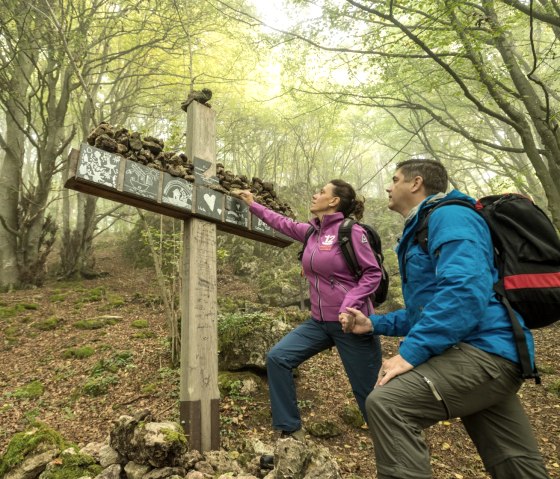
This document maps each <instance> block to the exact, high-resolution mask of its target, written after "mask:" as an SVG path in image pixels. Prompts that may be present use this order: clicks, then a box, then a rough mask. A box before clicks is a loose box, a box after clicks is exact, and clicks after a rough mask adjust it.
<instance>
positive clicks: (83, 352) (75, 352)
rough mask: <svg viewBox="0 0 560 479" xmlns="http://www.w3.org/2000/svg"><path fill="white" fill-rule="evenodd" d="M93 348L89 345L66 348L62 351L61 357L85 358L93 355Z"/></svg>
mask: <svg viewBox="0 0 560 479" xmlns="http://www.w3.org/2000/svg"><path fill="white" fill-rule="evenodd" d="M93 354H95V349H93V348H92V347H91V346H81V347H78V348H68V349H66V350H65V351H64V352H63V353H62V357H63V358H66V359H85V358H89V357H90V356H93Z"/></svg>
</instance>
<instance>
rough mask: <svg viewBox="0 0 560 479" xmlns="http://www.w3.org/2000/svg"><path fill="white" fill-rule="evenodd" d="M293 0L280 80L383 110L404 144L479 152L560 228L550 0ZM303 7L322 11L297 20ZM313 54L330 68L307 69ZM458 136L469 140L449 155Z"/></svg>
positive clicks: (475, 156) (556, 17)
mask: <svg viewBox="0 0 560 479" xmlns="http://www.w3.org/2000/svg"><path fill="white" fill-rule="evenodd" d="M220 3H222V4H228V2H227V1H223V2H222V1H221V2H220ZM290 3H291V4H292V5H294V6H295V8H293V9H292V12H293V15H294V16H298V20H299V21H298V22H294V26H293V27H292V28H291V29H290V30H289V31H284V32H281V33H283V34H284V37H286V36H287V37H288V38H291V39H292V40H293V39H297V40H299V42H293V41H292V42H291V43H290V45H291V46H290V47H289V48H292V50H291V52H292V57H293V58H297V64H299V65H300V66H301V67H300V70H301V71H300V74H299V75H293V72H292V76H291V80H292V81H291V83H290V85H288V81H289V79H287V82H286V86H287V88H288V87H290V88H292V89H295V90H297V91H299V92H302V93H313V94H318V93H321V94H323V95H326V96H327V97H328V98H329V99H331V100H333V101H337V102H340V103H347V104H354V105H361V106H364V107H367V108H375V109H380V110H384V111H386V112H388V113H389V114H390V115H393V116H394V118H395V120H398V121H399V122H400V125H401V126H402V127H403V129H404V131H409V132H413V133H414V135H416V136H417V139H416V140H415V141H414V143H413V144H411V148H409V150H413V151H414V149H413V148H412V146H413V145H414V146H416V153H430V152H431V153H437V155H438V156H439V157H440V158H442V159H445V160H447V162H448V164H450V165H452V168H451V169H453V166H459V167H462V165H461V166H460V164H459V162H458V159H461V160H468V161H472V162H473V163H474V164H480V163H481V162H485V163H488V164H489V165H490V169H492V168H494V169H495V171H496V172H505V173H506V174H508V175H510V177H511V179H512V182H513V183H514V184H516V185H518V186H519V185H521V184H522V183H523V182H525V181H526V182H527V183H529V184H530V183H531V182H530V180H529V178H530V177H531V176H532V177H535V176H536V178H537V179H538V186H539V187H538V188H537V191H532V193H537V197H538V196H539V193H540V192H541V191H542V193H543V196H544V197H545V198H546V203H547V205H548V208H549V210H550V213H551V215H552V218H553V221H554V222H555V224H556V225H557V226H558V227H560V132H559V130H558V109H559V95H558V93H557V91H558V82H559V81H560V80H559V79H558V75H557V72H558V69H559V68H558V67H559V61H558V58H557V53H556V50H555V45H556V43H557V41H558V35H559V24H560V8H559V4H558V2H557V0H529V1H527V2H522V1H519V0H481V1H477V2H464V1H458V0H437V1H422V0H402V1H399V2H396V1H394V0H388V1H386V0H383V1H381V0H380V1H369V2H363V1H357V0H345V1H331V0H318V1H309V0H292V1H291V2H290ZM229 6H230V11H231V12H234V14H236V15H238V17H239V18H240V19H243V21H250V22H253V23H254V24H258V23H259V20H258V19H257V18H255V17H254V16H253V17H252V16H251V15H250V14H248V13H247V12H243V11H241V10H239V9H235V7H234V6H232V5H229ZM308 7H309V8H310V7H313V8H315V9H317V8H318V7H319V8H320V9H321V11H322V17H321V18H319V19H318V18H316V17H313V18H311V17H307V18H309V19H308V20H306V16H305V15H303V14H302V12H305V11H306V8H308ZM271 27H273V28H274V26H273V25H272V26H271ZM278 31H279V30H278ZM296 43H297V44H298V45H304V46H303V47H300V48H299V50H298V53H299V54H298V55H296V54H294V52H295V50H296V47H295V46H294V45H295V44H296ZM286 45H288V44H283V48H287V47H286ZM317 57H319V58H320V59H319V60H317ZM311 62H315V63H320V64H321V65H322V66H323V69H326V68H330V70H331V72H332V73H333V74H332V75H331V77H330V78H329V79H322V78H320V79H318V77H317V75H309V71H308V65H309V63H311ZM289 63H290V66H291V68H292V69H293V68H294V67H293V65H294V63H295V62H293V61H290V62H289ZM342 72H344V75H341V73H342ZM342 76H343V77H344V78H343V79H342V80H341V77H342ZM460 144H462V145H466V144H468V145H469V148H468V150H466V149H465V148H464V147H463V148H461V149H460V154H459V155H458V154H457V153H458V148H457V145H460ZM532 183H533V184H532V185H531V187H533V186H535V182H534V181H533V182H532Z"/></svg>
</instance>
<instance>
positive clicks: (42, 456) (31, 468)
mask: <svg viewBox="0 0 560 479" xmlns="http://www.w3.org/2000/svg"><path fill="white" fill-rule="evenodd" d="M59 452H60V451H58V450H56V449H49V450H48V451H43V452H36V453H34V454H30V455H28V456H27V457H26V458H25V459H24V460H23V462H22V463H21V464H19V465H18V466H16V467H15V468H14V469H12V470H11V471H10V472H8V473H7V474H6V475H5V476H4V478H3V479H36V478H37V477H39V475H40V474H41V473H42V472H43V471H44V470H45V469H46V468H47V464H48V463H49V462H50V461H52V460H53V459H54V458H55V457H57V456H58V454H59Z"/></svg>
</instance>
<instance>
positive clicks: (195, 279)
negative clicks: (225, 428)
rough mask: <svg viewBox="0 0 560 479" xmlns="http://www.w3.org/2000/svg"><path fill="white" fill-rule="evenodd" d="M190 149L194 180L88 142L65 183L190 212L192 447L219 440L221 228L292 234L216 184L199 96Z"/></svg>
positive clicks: (185, 296)
mask: <svg viewBox="0 0 560 479" xmlns="http://www.w3.org/2000/svg"><path fill="white" fill-rule="evenodd" d="M186 154H187V157H188V158H190V159H191V160H192V161H193V165H194V170H195V171H194V173H195V182H194V184H193V183H190V182H188V181H186V180H184V179H183V178H179V177H174V176H171V175H170V174H168V173H165V172H162V171H159V170H156V169H154V168H149V167H146V166H144V165H142V164H140V163H137V162H134V161H131V160H128V159H125V158H123V157H121V156H119V155H115V154H112V153H108V152H106V151H103V150H99V149H97V148H94V147H92V146H90V145H82V147H81V149H80V150H72V152H71V153H70V176H69V179H68V181H67V182H66V184H65V186H66V187H67V188H71V189H74V190H77V191H81V192H84V193H89V194H92V195H96V196H100V197H103V198H107V199H110V200H114V201H118V202H120V203H125V204H128V205H132V206H136V207H138V208H143V209H146V210H149V211H153V212H156V213H160V214H163V215H167V216H172V217H175V218H180V219H183V220H184V222H185V224H184V236H183V255H182V259H181V384H180V392H179V418H180V422H181V424H182V426H183V429H184V430H185V432H186V434H187V435H188V437H189V444H190V447H191V448H192V449H197V450H199V451H208V450H215V449H218V448H219V447H220V417H219V402H220V394H219V390H218V333H217V322H218V305H217V297H218V296H217V272H216V229H219V230H221V231H226V232H229V233H233V234H236V235H239V236H244V237H246V238H250V239H253V240H257V241H261V242H264V243H268V244H272V245H275V246H280V247H284V246H288V245H289V244H291V242H292V241H291V239H289V238H287V237H285V236H284V235H281V234H279V233H276V232H275V231H274V230H273V229H271V228H270V227H269V226H268V225H266V224H265V223H263V222H262V221H261V220H260V219H259V218H257V217H255V216H253V215H251V214H250V212H249V210H248V208H247V206H246V204H245V203H244V202H243V201H242V200H240V199H238V198H235V197H233V196H230V195H227V194H224V193H222V192H220V191H216V190H215V189H212V186H214V185H215V184H216V178H215V172H216V137H215V113H214V110H212V109H211V108H208V107H206V106H204V105H202V104H200V103H197V102H192V103H191V104H190V105H189V106H188V109H187V148H186Z"/></svg>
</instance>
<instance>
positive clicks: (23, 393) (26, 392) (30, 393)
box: [11, 380, 45, 399]
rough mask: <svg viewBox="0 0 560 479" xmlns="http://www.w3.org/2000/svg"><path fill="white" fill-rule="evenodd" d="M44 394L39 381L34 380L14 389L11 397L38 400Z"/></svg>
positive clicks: (43, 388)
mask: <svg viewBox="0 0 560 479" xmlns="http://www.w3.org/2000/svg"><path fill="white" fill-rule="evenodd" d="M44 392H45V387H44V386H43V383H42V382H41V381H38V380H35V381H32V382H30V383H27V384H26V385H25V386H22V387H21V388H19V389H16V390H15V391H14V392H13V393H12V394H11V396H12V397H14V398H17V399H38V398H40V397H41V396H42V395H43V393H44Z"/></svg>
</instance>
